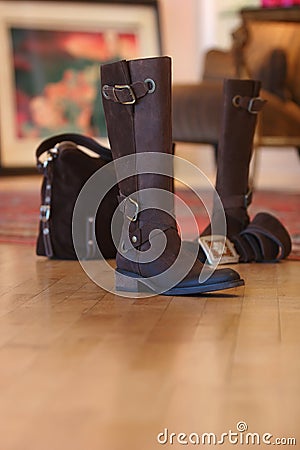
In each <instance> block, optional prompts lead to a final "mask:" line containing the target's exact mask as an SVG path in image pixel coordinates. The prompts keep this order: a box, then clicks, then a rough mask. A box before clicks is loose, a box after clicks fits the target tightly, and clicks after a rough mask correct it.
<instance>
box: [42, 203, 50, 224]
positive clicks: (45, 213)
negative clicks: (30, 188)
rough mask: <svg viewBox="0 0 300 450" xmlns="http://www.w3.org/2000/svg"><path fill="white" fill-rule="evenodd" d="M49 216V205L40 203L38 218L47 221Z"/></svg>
mask: <svg viewBox="0 0 300 450" xmlns="http://www.w3.org/2000/svg"><path fill="white" fill-rule="evenodd" d="M49 218H50V205H41V207H40V220H41V222H44V223H45V222H48V220H49Z"/></svg>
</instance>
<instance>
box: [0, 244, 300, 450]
mask: <svg viewBox="0 0 300 450" xmlns="http://www.w3.org/2000/svg"><path fill="white" fill-rule="evenodd" d="M235 268H237V269H238V271H239V272H240V273H241V275H242V276H243V277H244V278H245V281H246V285H245V287H239V288H236V289H232V290H228V291H223V292H220V293H218V294H216V295H209V296H204V297H199V298H195V297H193V298H188V297H177V298H172V297H166V296H158V297H152V298H148V299H130V298H122V297H119V296H115V295H113V294H110V293H106V292H105V291H104V290H102V289H101V288H100V287H98V286H97V285H96V284H94V283H93V282H92V281H91V280H90V279H89V278H88V277H87V276H86V274H85V273H84V271H83V270H82V268H81V266H80V265H79V263H77V262H65V261H48V260H46V259H44V258H40V257H36V256H35V254H34V248H33V247H31V246H25V245H23V246H21V245H20V246H15V245H3V244H2V245H1V246H0V294H1V301H0V361H1V365H0V449H1V450H152V449H156V448H174V449H180V448H189V447H192V448H209V447H210V446H209V445H208V444H207V446H201V445H195V442H196V436H195V434H193V435H192V434H191V433H197V434H198V436H199V435H200V436H201V435H202V434H203V433H209V432H211V433H215V434H216V435H217V436H218V437H219V439H220V436H221V434H222V433H226V432H227V433H228V432H229V430H232V431H233V432H237V423H238V422H241V421H243V422H245V423H246V424H247V425H248V431H247V432H242V431H241V432H240V433H239V434H238V436H239V439H242V438H241V437H240V436H241V435H244V436H245V435H246V433H260V434H261V436H262V435H263V434H264V433H270V434H272V435H273V437H272V438H271V442H272V443H273V441H272V440H275V438H290V437H291V438H296V439H297V440H298V442H297V444H296V446H286V447H285V448H291V447H292V448H298V449H299V448H300V431H299V417H300V402H299V399H300V357H299V356H300V351H299V349H300V301H299V299H300V276H299V275H300V270H299V269H300V262H296V261H287V262H283V263H281V264H273V265H259V264H252V265H240V266H235ZM242 426H243V425H239V429H242V428H241V427H242ZM165 429H167V430H168V431H166V430H165ZM161 432H164V434H163V435H161V436H160V442H161V443H159V442H158V440H157V436H158V434H159V433H161ZM167 432H168V444H166V445H163V442H165V440H166V439H167V437H166V433H167ZM171 433H176V436H174V435H173V437H172V436H171V437H170V434H171ZM179 433H186V435H187V437H186V438H185V437H184V436H179V437H178V435H179ZM201 438H202V436H201ZM178 439H179V441H180V440H182V441H183V442H184V440H185V439H190V441H191V442H193V443H191V442H190V443H189V444H187V445H184V444H183V443H180V442H179V441H178ZM232 439H233V438H232ZM170 442H172V444H171V443H170ZM186 442H187V441H186ZM255 442H257V441H255ZM264 445H265V444H261V445H260V446H258V445H248V446H244V445H242V444H241V443H240V441H239V443H238V444H237V445H233V444H230V443H228V441H227V444H226V445H225V444H224V445H221V444H219V445H217V446H220V447H221V448H222V447H223V448H226V449H229V448H231V446H232V447H233V448H263V447H264Z"/></svg>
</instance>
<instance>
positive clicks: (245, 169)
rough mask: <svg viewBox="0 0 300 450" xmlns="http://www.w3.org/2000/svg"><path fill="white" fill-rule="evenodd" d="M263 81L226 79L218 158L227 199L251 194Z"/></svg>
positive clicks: (219, 176) (221, 187) (220, 190)
mask: <svg viewBox="0 0 300 450" xmlns="http://www.w3.org/2000/svg"><path fill="white" fill-rule="evenodd" d="M259 91H260V82H259V81H255V80H235V79H227V80H224V90H223V116H222V125H221V133H220V138H219V146H218V158H217V167H218V169H217V181H216V189H217V191H218V194H219V195H220V197H221V199H222V201H224V202H225V203H224V207H225V209H226V200H227V199H228V201H229V203H231V201H230V198H231V197H233V196H245V195H246V194H247V193H248V179H249V164H250V160H251V155H252V149H253V139H254V133H255V127H256V123H257V115H258V112H259V110H260V109H261V108H262V106H263V103H264V102H263V100H262V99H260V98H259Z"/></svg>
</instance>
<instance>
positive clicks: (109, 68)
mask: <svg viewBox="0 0 300 450" xmlns="http://www.w3.org/2000/svg"><path fill="white" fill-rule="evenodd" d="M101 83H102V93H103V107H104V112H105V118H106V124H107V131H108V138H109V141H110V145H111V150H112V155H113V159H114V160H115V159H118V158H120V157H122V156H127V155H132V158H131V159H130V161H131V162H133V164H134V165H135V166H136V173H137V174H138V173H139V169H140V168H139V167H138V164H136V162H135V159H134V155H136V154H138V153H149V152H157V153H158V154H161V153H167V154H172V126H171V59H170V58H169V57H158V58H146V59H137V60H132V61H118V62H116V63H112V64H106V65H103V66H102V67H101ZM162 164H163V161H162ZM158 166H159V160H158ZM142 169H143V171H145V167H143V168H142ZM117 177H118V173H117ZM153 177H154V178H155V179H153ZM120 178H121V177H120V176H119V177H118V179H119V188H120V191H121V193H122V194H123V195H125V196H128V195H130V194H131V193H132V192H135V191H138V190H141V189H145V188H149V187H150V188H151V187H153V186H155V187H156V188H160V187H161V188H162V189H167V190H169V189H170V183H169V184H168V185H167V184H166V180H165V179H164V177H162V176H159V175H156V176H155V175H152V174H148V175H143V176H135V177H131V178H130V181H128V180H126V182H123V181H121V180H120Z"/></svg>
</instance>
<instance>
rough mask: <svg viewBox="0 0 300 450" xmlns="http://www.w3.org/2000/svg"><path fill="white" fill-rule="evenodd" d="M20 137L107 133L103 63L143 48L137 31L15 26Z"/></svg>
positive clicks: (16, 123)
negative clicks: (101, 69)
mask: <svg viewBox="0 0 300 450" xmlns="http://www.w3.org/2000/svg"><path fill="white" fill-rule="evenodd" d="M10 36H11V46H12V54H13V75H14V83H15V111H16V113H15V129H16V135H17V137H18V139H22V138H43V137H47V136H49V135H52V134H58V133H66V132H77V133H83V134H88V135H93V136H106V129H105V120H104V113H103V109H102V102H101V95H100V90H99V86H100V80H99V77H100V69H99V68H100V64H102V63H107V62H112V61H114V60H117V59H129V58H134V57H137V55H138V54H139V39H138V35H137V33H135V31H134V30H133V31H126V32H120V31H115V30H109V29H107V30H104V31H103V32H85V31H84V32H82V31H62V30H42V29H28V28H20V27H13V28H11V29H10Z"/></svg>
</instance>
